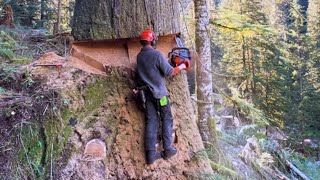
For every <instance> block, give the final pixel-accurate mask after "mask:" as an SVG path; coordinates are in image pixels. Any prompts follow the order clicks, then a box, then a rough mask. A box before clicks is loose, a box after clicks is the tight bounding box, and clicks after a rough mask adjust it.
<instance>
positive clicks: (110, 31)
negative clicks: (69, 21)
mask: <svg viewBox="0 0 320 180" xmlns="http://www.w3.org/2000/svg"><path fill="white" fill-rule="evenodd" d="M178 5H179V4H178V1H177V0H149V1H147V0H136V1H133V0H121V1H120V0H91V1H87V0H77V1H76V4H75V12H74V24H73V36H74V37H75V39H76V40H101V39H119V38H130V37H138V36H139V35H140V32H142V31H143V30H145V29H152V30H154V31H155V32H156V33H157V34H159V35H165V34H175V33H178V32H179V17H180V15H179V9H178Z"/></svg>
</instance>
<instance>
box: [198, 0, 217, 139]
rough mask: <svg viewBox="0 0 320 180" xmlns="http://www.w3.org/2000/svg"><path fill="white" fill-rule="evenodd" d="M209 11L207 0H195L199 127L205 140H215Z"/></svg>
mask: <svg viewBox="0 0 320 180" xmlns="http://www.w3.org/2000/svg"><path fill="white" fill-rule="evenodd" d="M208 13H209V12H208V4H207V1H206V0H195V17H196V46H197V47H196V48H197V53H198V59H197V60H198V61H197V99H198V103H197V105H198V120H199V129H200V134H201V137H202V140H203V141H204V142H213V138H212V136H211V134H210V129H209V127H208V120H209V119H212V117H213V116H214V106H213V88H212V73H211V72H210V70H211V64H212V63H211V51H210V38H209V35H208V32H207V27H206V26H207V25H208V24H209V14H208Z"/></svg>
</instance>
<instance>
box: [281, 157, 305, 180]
mask: <svg viewBox="0 0 320 180" xmlns="http://www.w3.org/2000/svg"><path fill="white" fill-rule="evenodd" d="M285 162H286V165H287V166H288V167H289V168H290V169H291V170H292V171H293V172H294V173H296V174H297V175H298V176H299V177H301V178H302V179H303V180H310V178H308V176H306V175H305V174H304V173H303V172H301V171H300V170H299V169H298V168H296V167H295V166H294V165H293V164H292V163H291V162H289V161H288V160H285Z"/></svg>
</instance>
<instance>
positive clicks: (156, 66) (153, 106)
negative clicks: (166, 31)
mask: <svg viewBox="0 0 320 180" xmlns="http://www.w3.org/2000/svg"><path fill="white" fill-rule="evenodd" d="M157 40H158V38H157V36H156V34H155V33H154V32H153V31H152V30H145V31H143V32H142V33H141V36H140V43H141V45H142V46H143V47H142V49H141V51H140V52H139V54H138V56H137V74H138V85H139V86H140V87H147V88H145V89H144V93H145V100H146V101H145V116H146V124H145V151H146V161H147V164H152V163H153V162H155V161H156V160H157V159H159V158H161V157H163V159H165V160H167V159H169V158H170V157H172V156H174V155H175V154H176V153H177V150H176V148H175V147H173V145H172V127H173V118H172V114H171V107H170V104H169V100H168V97H167V95H168V94H167V88H166V83H165V77H166V76H171V75H176V74H178V73H179V72H180V71H181V70H183V69H186V70H188V69H189V67H190V62H189V60H184V61H183V62H182V63H181V64H179V65H177V66H176V67H173V66H171V65H170V63H169V62H168V60H166V59H165V58H164V56H163V55H162V54H161V53H160V52H159V51H158V50H156V49H155V48H154V47H155V45H156V43H157ZM160 120H161V121H162V141H163V149H164V150H163V152H161V153H160V152H158V151H157V150H156V143H157V136H158V127H159V124H160Z"/></svg>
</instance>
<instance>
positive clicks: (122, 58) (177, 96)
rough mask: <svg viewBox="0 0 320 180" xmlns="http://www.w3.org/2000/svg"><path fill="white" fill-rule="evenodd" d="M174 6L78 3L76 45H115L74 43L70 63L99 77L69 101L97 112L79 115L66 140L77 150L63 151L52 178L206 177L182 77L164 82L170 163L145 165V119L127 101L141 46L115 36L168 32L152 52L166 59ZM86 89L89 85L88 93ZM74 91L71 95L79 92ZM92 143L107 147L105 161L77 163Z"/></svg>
mask: <svg viewBox="0 0 320 180" xmlns="http://www.w3.org/2000/svg"><path fill="white" fill-rule="evenodd" d="M178 8H179V7H178V3H177V1H176V0H154V1H151V0H150V1H146V0H144V1H143V0H137V1H126V0H122V1H116V0H114V1H113V0H110V1H107V0H93V1H84V0H77V1H76V9H75V18H74V29H73V35H74V37H76V39H77V40H83V41H84V40H89V39H90V40H98V39H99V40H101V39H116V40H105V41H89V42H78V43H74V44H73V45H72V51H71V52H72V55H71V57H70V61H68V63H73V66H76V67H78V68H80V69H84V70H86V71H88V72H99V74H100V75H95V76H93V78H94V79H95V80H94V81H91V84H92V85H88V84H87V85H88V86H87V87H85V86H83V87H82V90H81V88H80V91H84V92H81V93H76V94H82V95H79V97H76V98H73V100H72V102H73V104H74V103H75V102H81V101H83V100H82V99H84V101H88V102H90V103H89V104H88V106H89V107H90V106H91V105H94V106H95V108H94V110H92V112H91V111H90V113H88V114H85V115H84V116H82V117H80V118H78V124H77V125H76V126H75V131H74V133H73V134H72V135H71V138H70V141H69V145H70V146H72V149H75V151H71V152H68V154H67V155H66V157H67V158H64V160H63V161H64V163H62V164H65V166H62V167H61V172H62V173H61V174H60V175H58V176H60V177H61V178H62V179H170V178H172V177H174V178H177V179H187V178H197V179H198V178H199V177H200V176H201V174H202V173H204V174H205V173H209V174H210V173H212V169H211V168H210V165H209V163H208V161H207V160H206V157H201V151H203V149H204V146H203V144H202V142H201V136H200V133H199V131H198V129H197V125H196V119H195V118H196V117H195V115H194V113H193V108H192V105H191V99H190V94H189V91H188V84H187V78H186V74H185V73H182V74H180V75H178V76H175V77H171V78H168V79H167V87H168V91H169V97H170V100H171V103H172V113H173V116H174V128H173V129H174V137H175V138H174V139H175V141H174V142H173V143H174V146H175V147H176V148H177V150H178V153H177V155H175V156H173V157H172V158H171V159H170V160H169V161H165V160H163V159H161V160H157V161H156V162H155V163H154V164H152V165H151V166H147V165H146V163H145V157H144V154H145V150H144V146H143V144H144V143H143V141H144V115H143V113H142V112H140V111H138V108H137V104H135V103H134V102H133V101H132V100H131V93H132V88H133V87H132V86H130V82H134V80H135V78H134V76H133V75H132V74H133V69H134V67H135V65H136V56H137V53H138V52H139V51H140V49H141V46H140V45H139V41H138V40H137V39H119V38H128V37H136V36H138V35H139V34H140V33H141V31H142V30H144V29H146V28H151V29H153V30H154V31H155V32H157V33H158V34H161V35H164V34H166V36H160V37H159V41H158V44H157V49H158V50H159V51H160V52H162V53H163V54H168V52H169V51H170V50H171V49H172V48H173V47H174V46H175V45H176V44H175V40H174V36H172V35H167V34H173V33H177V32H178V31H179V23H178V22H179V21H178V19H179V15H178V14H176V13H177V11H176V9H178ZM80 14H81V16H80ZM88 66H90V68H87V67H88ZM92 69H95V70H92ZM73 87H75V86H74V85H73ZM90 87H94V88H93V89H92V90H90V89H91V88H90ZM71 89H74V88H70V91H71ZM77 89H79V88H75V90H74V91H73V92H77V91H79V90H77ZM87 93H92V95H86V94H87ZM72 96H73V95H72ZM77 96H78V95H77ZM79 98H80V99H79ZM90 99H92V100H90ZM95 101H98V104H97V103H96V102H95ZM82 111H87V110H82ZM92 113H94V114H92ZM96 135H98V136H96ZM93 138H99V139H101V140H103V141H104V142H105V143H106V147H107V148H106V157H107V158H105V159H103V161H98V162H85V161H81V158H79V157H81V156H82V154H83V151H82V150H83V149H84V147H85V143H87V142H88V141H90V140H91V139H93ZM161 144H162V142H161V141H159V146H158V150H161ZM79 159H80V160H79Z"/></svg>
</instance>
